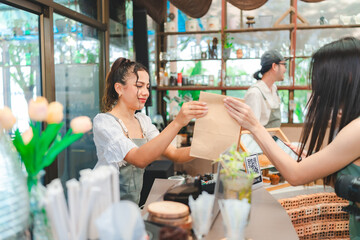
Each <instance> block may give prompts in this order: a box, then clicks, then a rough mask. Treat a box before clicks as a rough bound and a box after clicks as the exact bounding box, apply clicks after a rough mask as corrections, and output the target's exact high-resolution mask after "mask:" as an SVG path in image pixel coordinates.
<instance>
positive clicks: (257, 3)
mask: <svg viewBox="0 0 360 240" xmlns="http://www.w3.org/2000/svg"><path fill="white" fill-rule="evenodd" d="M227 1H228V2H229V3H231V4H232V5H234V6H235V7H237V8H239V9H241V10H253V9H256V8H259V7H261V6H262V5H264V4H265V3H266V2H267V1H268V0H227Z"/></svg>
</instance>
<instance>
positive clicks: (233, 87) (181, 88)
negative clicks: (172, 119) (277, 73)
mask: <svg viewBox="0 0 360 240" xmlns="http://www.w3.org/2000/svg"><path fill="white" fill-rule="evenodd" d="M249 87H250V86H216V87H211V86H153V87H152V88H153V89H156V90H158V91H167V90H169V91H171V90H247V89H248V88H249ZM277 88H278V90H309V89H310V87H308V86H277Z"/></svg>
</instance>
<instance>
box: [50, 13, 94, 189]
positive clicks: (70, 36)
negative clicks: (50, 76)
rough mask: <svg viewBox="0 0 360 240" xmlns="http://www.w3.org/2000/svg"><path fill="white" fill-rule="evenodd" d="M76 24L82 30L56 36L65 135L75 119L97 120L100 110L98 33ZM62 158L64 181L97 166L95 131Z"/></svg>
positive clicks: (60, 172)
mask: <svg viewBox="0 0 360 240" xmlns="http://www.w3.org/2000/svg"><path fill="white" fill-rule="evenodd" d="M59 18H63V19H64V20H65V21H69V19H67V18H64V17H61V16H59V15H55V16H54V20H55V19H59ZM75 24H76V25H79V26H81V32H78V31H76V32H67V33H56V34H55V36H54V54H55V94H56V100H57V101H59V102H60V103H62V104H63V105H64V120H65V124H64V127H63V128H62V131H63V134H65V132H66V131H67V130H68V129H69V127H70V126H69V125H70V121H71V120H72V119H73V118H75V117H77V116H81V115H86V116H89V117H90V118H91V119H93V118H94V117H95V115H96V114H97V113H99V112H100V106H99V58H98V56H99V52H100V41H99V39H98V32H97V30H96V29H94V28H92V27H89V26H87V25H84V24H80V23H78V22H75ZM59 159H60V160H59V161H58V175H59V177H61V180H62V181H63V182H64V181H67V180H68V179H70V178H74V177H78V176H79V171H80V170H81V169H85V168H93V167H94V165H95V164H96V162H97V157H96V149H95V144H94V142H93V136H92V131H90V132H88V133H85V134H84V136H83V137H82V138H81V140H79V141H77V142H75V143H73V144H72V145H70V147H68V148H67V149H65V150H64V151H63V152H62V153H61V154H60V155H59Z"/></svg>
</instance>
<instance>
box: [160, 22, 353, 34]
mask: <svg viewBox="0 0 360 240" xmlns="http://www.w3.org/2000/svg"><path fill="white" fill-rule="evenodd" d="M296 28H297V29H298V30H306V29H331V28H360V24H349V25H340V24H338V25H309V26H297V27H296ZM293 29H294V27H293V26H284V27H271V28H241V29H226V30H224V32H225V33H242V32H271V31H284V30H293ZM220 33H221V30H220V29H219V30H218V31H193V32H160V33H157V35H160V36H167V35H194V34H220Z"/></svg>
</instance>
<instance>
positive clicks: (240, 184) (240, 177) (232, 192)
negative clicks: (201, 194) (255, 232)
mask: <svg viewBox="0 0 360 240" xmlns="http://www.w3.org/2000/svg"><path fill="white" fill-rule="evenodd" d="M247 156H249V153H247V152H242V153H240V152H239V151H237V150H236V146H235V145H233V146H232V147H231V148H230V149H229V150H227V151H226V152H225V153H224V154H221V155H220V157H219V158H218V159H216V160H215V162H218V163H219V164H221V165H222V169H221V171H220V182H221V183H222V186H223V187H224V198H235V199H239V200H241V199H243V198H246V199H247V200H248V202H249V203H250V202H251V187H252V183H253V179H254V177H255V174H254V173H246V172H245V167H244V166H245V158H246V157H247Z"/></svg>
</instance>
